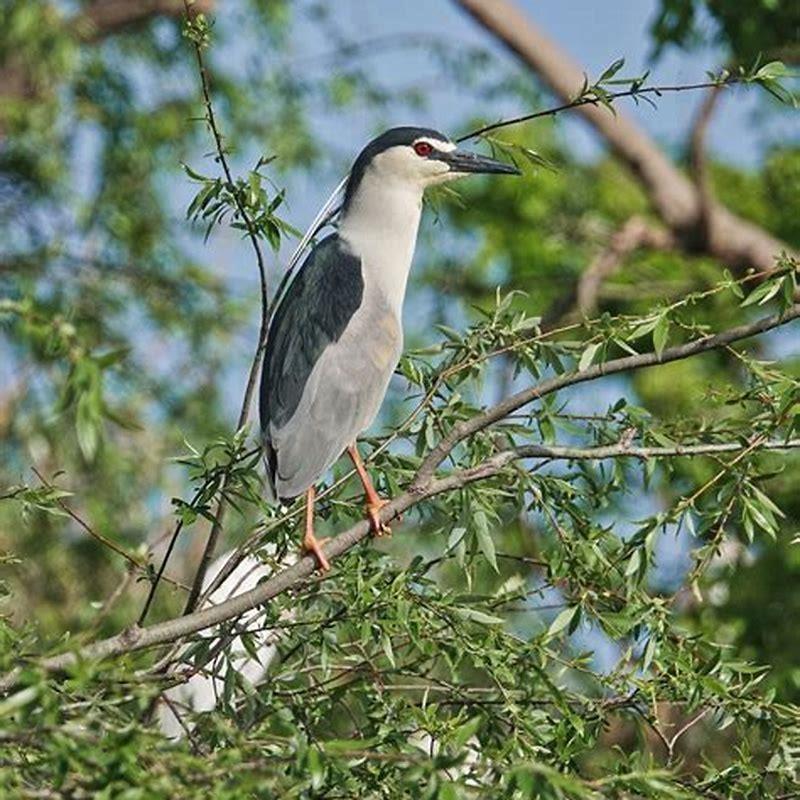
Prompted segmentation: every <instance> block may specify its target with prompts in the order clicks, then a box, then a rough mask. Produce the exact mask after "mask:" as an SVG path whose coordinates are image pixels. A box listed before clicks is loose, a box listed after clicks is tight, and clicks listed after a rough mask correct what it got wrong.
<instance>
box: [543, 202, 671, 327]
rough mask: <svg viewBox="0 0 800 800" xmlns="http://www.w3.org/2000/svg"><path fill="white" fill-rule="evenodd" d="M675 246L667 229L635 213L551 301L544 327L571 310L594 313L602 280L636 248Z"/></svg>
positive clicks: (654, 248) (613, 271) (659, 248)
mask: <svg viewBox="0 0 800 800" xmlns="http://www.w3.org/2000/svg"><path fill="white" fill-rule="evenodd" d="M676 246H677V243H676V241H675V237H674V236H673V235H672V233H671V232H670V231H668V230H665V229H664V228H661V227H657V226H655V225H652V224H650V223H649V222H648V221H647V220H645V219H644V218H643V217H640V216H638V215H636V216H633V217H631V218H630V219H628V220H627V222H625V223H624V224H623V225H622V227H621V228H619V229H618V230H617V231H616V232H615V233H613V234H612V235H611V238H610V240H609V242H608V245H607V246H606V247H605V248H604V249H603V250H601V251H600V252H599V253H598V254H597V255H596V256H595V257H594V259H592V261H591V263H590V264H589V266H588V267H587V268H586V270H585V271H584V272H583V274H582V275H581V276H580V278H579V279H578V283H577V285H576V286H575V288H574V289H573V290H572V291H570V292H569V293H567V294H566V295H565V296H564V297H562V298H560V299H559V300H557V301H556V302H555V303H553V305H552V306H551V308H550V309H549V311H548V312H547V314H545V317H544V325H545V327H550V326H551V325H554V324H556V323H557V322H561V321H563V320H564V319H565V318H566V317H568V316H569V314H570V312H571V311H572V310H573V309H575V310H577V311H578V313H579V314H583V315H588V314H591V313H592V312H594V311H595V309H596V308H597V303H598V299H599V296H600V290H601V288H602V286H603V284H604V283H605V281H606V280H608V278H610V277H611V276H612V275H613V274H614V273H615V272H616V271H617V270H618V269H620V267H621V266H622V264H623V262H624V261H625V259H626V258H627V257H628V256H630V255H632V254H633V253H635V252H636V251H637V250H640V249H642V248H648V249H650V250H673V249H675V247H676Z"/></svg>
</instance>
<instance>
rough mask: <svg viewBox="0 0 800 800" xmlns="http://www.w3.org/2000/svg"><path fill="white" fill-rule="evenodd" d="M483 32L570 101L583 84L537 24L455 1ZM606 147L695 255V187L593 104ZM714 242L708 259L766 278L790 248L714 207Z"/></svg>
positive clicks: (504, 1) (637, 132) (514, 12)
mask: <svg viewBox="0 0 800 800" xmlns="http://www.w3.org/2000/svg"><path fill="white" fill-rule="evenodd" d="M455 2H456V3H457V4H458V5H459V6H460V7H461V8H462V9H464V10H465V11H466V12H467V13H468V14H470V15H471V16H472V17H473V19H475V20H476V22H478V23H479V24H480V25H481V26H482V27H483V28H484V29H486V30H487V31H488V32H489V33H491V34H492V35H493V36H495V37H496V38H498V39H499V40H500V41H501V42H502V43H503V44H505V45H506V47H508V48H509V49H510V50H511V51H512V52H513V53H514V54H515V55H517V56H518V57H519V58H520V59H521V60H522V61H523V62H524V63H525V64H526V65H527V66H529V67H530V68H531V69H532V70H533V71H534V72H536V73H537V74H538V75H539V77H540V78H541V79H542V81H543V82H544V83H545V84H546V85H547V86H548V87H549V88H550V89H551V90H552V91H553V93H554V94H555V95H556V96H557V97H560V98H562V99H563V100H564V101H569V100H571V99H572V98H573V97H575V96H576V95H577V94H578V93H579V91H580V89H581V86H582V85H583V81H584V71H583V70H582V69H581V68H580V67H579V66H578V64H576V63H575V62H574V61H573V60H572V59H571V58H570V56H569V55H567V53H565V52H564V51H563V50H562V49H561V48H560V47H559V46H558V45H557V44H555V42H553V41H552V40H551V39H550V38H549V37H548V36H547V35H546V34H545V33H544V32H543V31H541V30H540V29H539V28H538V27H536V26H535V25H534V23H533V22H532V21H531V20H530V19H528V18H527V16H526V15H525V14H524V13H523V12H522V11H521V10H520V9H519V8H518V7H517V5H516V4H515V3H513V2H512V0H455ZM576 112H577V113H578V114H581V115H582V116H583V117H584V118H585V119H586V120H587V121H588V122H589V124H590V125H592V127H593V128H594V129H595V130H596V131H597V132H598V133H599V134H600V135H601V136H602V137H603V138H604V139H605V140H606V141H607V142H608V144H609V146H610V148H611V149H612V151H613V152H614V153H615V154H616V155H617V157H619V158H620V160H621V161H623V162H624V163H625V164H626V165H627V166H628V167H629V168H630V169H631V171H632V172H633V174H634V175H635V176H636V177H637V178H638V180H639V181H640V183H641V184H642V186H643V187H644V189H645V191H646V192H647V194H648V196H649V198H650V201H651V203H652V205H653V208H654V209H655V211H656V212H657V213H658V215H659V217H660V218H661V220H662V221H663V223H664V224H665V225H666V226H667V227H668V228H669V229H670V230H671V231H672V232H673V234H674V235H675V236H676V237H677V238H678V240H679V241H680V242H681V244H682V246H683V247H684V249H686V250H687V251H688V252H695V251H697V250H698V249H702V248H698V236H697V227H698V223H699V222H700V219H699V215H700V209H701V205H700V202H699V198H698V193H697V190H696V188H695V186H694V185H693V184H692V182H691V181H690V180H689V179H688V178H686V177H685V176H684V175H683V173H682V172H681V171H680V170H679V169H678V168H677V167H676V166H675V165H674V164H673V163H672V162H671V161H670V160H669V159H668V158H667V157H666V155H665V154H664V153H663V151H662V150H661V148H660V147H659V146H658V145H657V144H656V143H655V142H654V141H653V140H652V139H651V138H650V137H649V136H648V135H647V134H646V133H645V132H644V131H643V130H642V129H641V128H639V127H638V126H637V125H636V124H635V123H634V122H633V121H632V120H630V119H629V118H628V117H626V116H625V115H624V114H623V113H621V112H619V111H618V112H617V113H616V114H612V113H610V112H609V111H608V110H607V109H604V108H598V107H596V106H594V105H583V106H580V107H579V108H577V109H576ZM709 214H710V219H711V220H712V223H713V226H714V230H715V232H716V235H715V236H714V242H713V250H710V249H709V250H706V251H705V252H708V253H709V254H710V255H712V256H714V257H715V258H718V259H719V260H721V261H723V262H724V263H726V264H727V265H728V266H730V267H731V268H732V269H734V270H738V271H741V270H743V269H747V268H749V267H755V268H756V269H758V270H759V271H767V270H769V269H771V268H772V267H773V266H774V260H775V257H776V256H777V255H779V254H780V253H781V251H784V250H785V251H787V252H790V253H791V248H790V247H789V246H788V245H787V244H786V243H784V242H781V241H780V240H778V239H776V238H775V237H774V236H772V235H771V234H770V233H768V232H767V231H765V230H764V229H763V228H760V227H759V226H758V225H754V224H753V223H751V222H749V221H747V220H744V219H742V218H741V217H738V216H737V215H735V214H733V213H732V212H730V211H729V210H728V209H727V208H725V207H724V206H722V205H720V204H719V203H716V202H712V203H711V204H710V206H709Z"/></svg>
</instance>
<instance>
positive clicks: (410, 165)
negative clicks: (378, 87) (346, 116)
mask: <svg viewBox="0 0 800 800" xmlns="http://www.w3.org/2000/svg"><path fill="white" fill-rule="evenodd" d="M476 173H491V174H506V175H518V174H519V170H518V169H517V168H516V167H514V166H512V165H511V164H504V163H503V162H502V161H496V160H495V159H493V158H487V157H486V156H482V155H479V154H477V153H472V152H470V151H468V150H462V149H461V148H459V147H458V146H457V145H456V144H455V142H453V141H451V140H450V139H449V138H448V137H447V136H445V135H444V134H443V133H439V131H435V130H432V129H431V128H415V127H411V126H405V127H400V128H390V129H389V130H388V131H386V132H385V133H382V134H381V135H380V136H378V137H376V138H375V139H373V140H372V141H371V142H370V143H369V144H368V145H367V146H366V147H365V148H364V149H363V150H362V151H361V153H360V154H359V156H358V158H357V159H356V161H355V163H354V164H353V169H352V170H351V171H350V178H349V180H348V182H347V189H346V190H345V205H347V204H348V199H349V198H350V197H352V196H353V195H354V194H355V192H356V191H357V190H358V187H359V185H360V184H361V182H362V180H364V178H365V177H367V176H368V177H370V178H373V177H374V178H377V179H378V180H382V181H390V182H398V181H399V182H402V183H407V184H408V186H409V188H414V189H418V190H419V191H420V192H422V191H424V190H425V189H426V188H427V187H428V186H433V185H434V184H437V183H444V182H446V181H451V180H454V179H455V178H462V177H464V176H465V175H473V174H476Z"/></svg>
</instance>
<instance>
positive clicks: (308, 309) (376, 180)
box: [260, 127, 519, 571]
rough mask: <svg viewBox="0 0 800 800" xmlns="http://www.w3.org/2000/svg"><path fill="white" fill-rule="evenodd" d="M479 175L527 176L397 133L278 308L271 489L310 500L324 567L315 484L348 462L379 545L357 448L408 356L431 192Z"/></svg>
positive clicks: (372, 161)
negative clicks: (415, 274)
mask: <svg viewBox="0 0 800 800" xmlns="http://www.w3.org/2000/svg"><path fill="white" fill-rule="evenodd" d="M473 173H505V174H518V173H519V170H518V169H516V167H513V166H511V165H509V164H504V163H501V162H499V161H495V160H493V159H490V158H486V157H484V156H480V155H477V154H475V153H470V152H465V151H463V150H460V149H458V148H457V146H456V145H455V144H454V143H453V142H452V141H451V140H450V139H449V138H448V137H447V136H445V135H444V134H441V133H439V132H438V131H435V130H431V129H429V128H415V127H401V128H392V129H391V130H388V131H386V132H385V133H383V134H381V135H380V136H378V137H377V138H376V139H373V140H372V141H371V142H370V143H369V144H368V145H367V146H366V147H365V148H364V149H363V150H362V151H361V153H360V154H359V156H358V158H357V159H356V161H355V163H354V164H353V168H352V170H351V171H350V174H349V176H348V177H347V182H346V184H345V188H344V199H343V202H342V206H341V209H340V211H339V221H338V230H337V232H336V233H333V234H331V235H329V236H327V237H326V238H324V239H322V240H321V241H320V242H319V243H318V244H316V245H315V246H314V248H313V249H312V250H311V252H310V253H309V255H308V257H307V258H306V260H305V262H304V263H303V265H302V267H301V268H300V270H299V271H298V272H297V274H296V276H295V277H294V279H293V280H292V281H291V283H290V284H289V286H288V288H287V289H286V290H285V292H284V294H283V296H282V297H280V298H279V300H278V304H277V307H276V308H275V311H274V313H273V315H272V318H271V321H270V326H269V336H268V340H267V350H266V353H265V356H264V368H263V371H262V375H261V402H260V411H261V430H262V436H263V443H264V453H265V460H266V464H267V477H268V481H269V488H270V489H271V491H272V493H273V494H274V496H275V497H277V498H279V499H280V500H288V499H291V498H294V497H297V496H299V495H301V494H303V493H304V492H305V493H306V496H307V504H306V517H305V536H304V538H303V547H304V549H305V550H306V551H307V552H309V553H311V554H313V556H314V557H315V558H316V560H317V563H318V565H319V568H320V569H321V570H323V571H325V570H327V569H329V565H328V561H327V559H326V558H325V555H324V553H323V552H322V550H321V547H320V541H319V540H317V539H316V538H315V536H314V499H315V483H316V482H317V480H318V479H319V477H320V476H321V475H322V474H323V473H324V472H325V471H326V470H327V469H328V468H329V467H330V466H331V465H332V464H333V463H334V462H335V461H336V460H337V459H338V458H339V457H340V456H341V455H342V453H343V452H344V451H345V450H347V452H348V453H349V455H350V457H351V458H352V460H353V464H354V466H355V468H356V471H357V472H358V476H359V478H360V480H361V483H362V484H363V486H364V492H365V495H366V514H367V516H368V518H369V520H370V524H371V527H372V531H373V533H375V534H377V535H380V534H381V533H382V532H383V531H384V530H385V526H384V525H383V524H382V523H381V520H380V516H379V512H380V509H381V508H382V507H383V506H384V505H385V504H386V503H387V502H388V501H386V500H383V499H382V498H381V497H380V496H379V495H378V493H377V492H376V491H375V488H374V487H373V485H372V482H371V480H370V478H369V474H368V473H367V470H366V468H365V467H364V463H363V462H362V460H361V458H360V456H359V453H358V450H357V448H356V438H357V437H358V435H359V434H360V433H361V432H362V431H364V430H365V429H366V428H368V427H369V426H370V425H371V424H372V421H373V420H374V419H375V416H376V415H377V413H378V409H379V408H380V405H381V403H382V401H383V398H384V395H385V394H386V390H387V387H388V385H389V379H390V378H391V376H392V373H393V372H394V370H395V367H396V366H397V363H398V361H399V360H400V354H401V351H402V348H403V329H402V323H401V314H402V306H403V298H404V297H405V292H406V282H407V279H408V272H409V269H410V267H411V259H412V256H413V254H414V246H415V243H416V240H417V228H418V227H419V220H420V213H421V211H422V194H423V192H424V191H425V189H426V188H427V187H428V186H432V185H434V184H439V183H444V182H446V181H450V180H452V179H454V178H460V177H463V176H465V175H469V174H473Z"/></svg>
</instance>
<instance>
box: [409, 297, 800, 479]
mask: <svg viewBox="0 0 800 800" xmlns="http://www.w3.org/2000/svg"><path fill="white" fill-rule="evenodd" d="M798 317H800V304H797V305H794V306H792V307H791V308H790V309H789V310H787V311H786V312H785V313H784V314H776V315H773V316H770V317H763V318H762V319H759V320H756V321H755V322H750V323H747V324H744V325H739V326H737V327H736V328H730V329H729V330H727V331H723V332H722V333H717V334H713V335H712V334H709V335H708V336H703V337H701V338H700V339H695V340H693V341H691V342H687V343H686V344H681V345H677V346H675V347H668V348H666V349H665V350H663V351H662V352H661V354H660V355H659V354H658V353H655V352H650V353H640V354H638V355H635V356H625V357H623V358H615V359H613V360H611V361H606V362H605V363H602V364H594V365H592V366H590V367H587V368H586V369H584V370H582V371H579V372H569V373H566V374H563V375H556V376H555V377H553V378H548V379H547V380H544V381H541V383H538V384H536V385H535V386H532V387H530V388H528V389H523V390H521V391H519V392H517V393H516V394H513V395H511V396H510V397H507V398H506V399H505V400H503V401H502V402H500V403H498V404H497V405H495V406H492V407H491V408H489V409H488V410H487V411H485V412H484V413H483V414H479V415H478V416H477V417H473V418H472V419H470V420H466V421H463V422H458V423H456V424H455V425H454V426H453V427H452V428H451V429H450V432H449V433H448V434H447V435H446V436H445V437H444V438H443V439H442V440H441V441H440V442H439V443H438V444H437V445H436V446H435V447H434V448H433V449H432V450H431V452H430V453H429V454H428V455H427V457H426V458H425V460H424V461H423V462H422V465H421V466H420V468H419V471H418V472H417V477H416V478H415V480H414V481H413V483H412V485H411V491H422V490H423V489H424V487H425V485H426V484H427V482H428V481H429V480H430V479H431V478H432V476H433V474H434V472H435V471H436V468H437V467H438V466H439V464H441V463H442V461H443V460H444V459H445V458H447V456H448V455H449V454H450V452H451V451H452V450H453V448H454V447H455V446H456V445H457V444H458V443H459V442H462V441H464V439H466V438H468V437H470V436H472V435H474V434H476V433H478V432H479V431H482V430H484V429H485V428H488V427H489V426H490V425H493V424H494V423H495V422H498V421H499V420H501V419H503V417H506V416H508V415H509V414H512V413H513V412H514V411H516V410H517V409H519V408H522V406H525V405H527V404H528V403H531V402H533V401H534V400H538V399H540V398H542V397H545V396H546V395H549V394H552V393H553V392H556V391H559V390H560V389H564V388H566V387H567V386H574V385H576V384H579V383H585V382H587V381H593V380H597V378H602V377H605V376H606V375H616V374H618V373H620V372H632V371H634V370H637V369H642V368H643V367H652V366H655V365H657V364H668V363H670V362H671V361H679V360H681V359H684V358H688V357H689V356H693V355H696V354H697V353H703V352H706V351H708V350H715V349H717V348H719V347H725V346H726V345H729V344H732V343H733V342H736V341H739V340H741V339H747V338H749V337H750V336H755V335H756V334H758V333H764V332H765V331H768V330H772V329H773V328H777V327H778V326H780V325H784V324H786V323H787V322H791V321H792V320H795V319H797V318H798Z"/></svg>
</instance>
